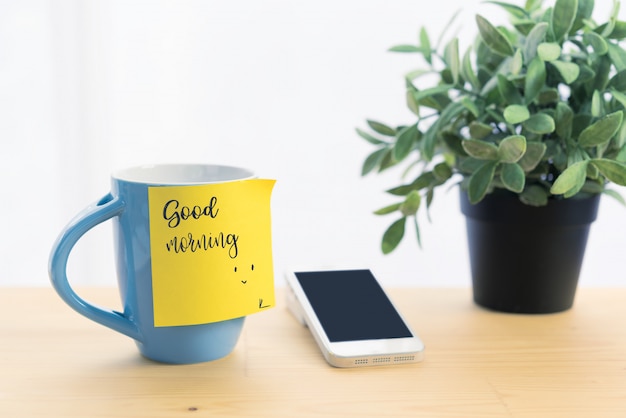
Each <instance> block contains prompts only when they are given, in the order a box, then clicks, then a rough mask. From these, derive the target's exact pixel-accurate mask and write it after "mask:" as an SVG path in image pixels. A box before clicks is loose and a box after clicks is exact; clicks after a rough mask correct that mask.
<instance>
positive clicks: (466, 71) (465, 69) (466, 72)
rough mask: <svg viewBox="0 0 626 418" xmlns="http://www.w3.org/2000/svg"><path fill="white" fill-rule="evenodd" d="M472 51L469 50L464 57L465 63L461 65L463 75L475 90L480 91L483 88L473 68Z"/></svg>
mask: <svg viewBox="0 0 626 418" xmlns="http://www.w3.org/2000/svg"><path fill="white" fill-rule="evenodd" d="M471 53H472V50H471V48H468V49H467V51H465V54H464V55H463V63H462V65H461V75H462V76H463V78H464V79H465V80H467V81H469V83H470V84H471V85H472V87H473V88H474V89H475V90H479V89H480V87H481V84H480V81H479V80H478V77H477V76H476V73H475V72H474V69H473V68H472V54H471Z"/></svg>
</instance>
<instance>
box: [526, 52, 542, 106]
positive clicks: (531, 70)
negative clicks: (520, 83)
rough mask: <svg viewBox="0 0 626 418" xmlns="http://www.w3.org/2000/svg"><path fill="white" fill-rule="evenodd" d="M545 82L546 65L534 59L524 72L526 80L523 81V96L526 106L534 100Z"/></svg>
mask: <svg viewBox="0 0 626 418" xmlns="http://www.w3.org/2000/svg"><path fill="white" fill-rule="evenodd" d="M545 82H546V65H545V64H544V62H543V61H542V60H541V59H540V58H538V57H536V58H534V59H533V60H532V61H531V62H530V64H529V65H528V70H527V71H526V80H525V81H524V85H525V89H524V96H525V98H526V104H530V103H532V102H533V100H535V98H536V97H537V95H538V94H539V92H540V91H541V89H542V88H543V86H544V84H545Z"/></svg>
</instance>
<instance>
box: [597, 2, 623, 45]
mask: <svg viewBox="0 0 626 418" xmlns="http://www.w3.org/2000/svg"><path fill="white" fill-rule="evenodd" d="M619 6H620V2H619V1H616V0H613V10H612V11H611V16H610V17H609V21H608V23H607V25H606V27H605V28H604V29H603V30H602V34H601V35H602V36H609V35H610V34H612V33H613V30H614V29H615V25H616V23H617V14H618V13H619Z"/></svg>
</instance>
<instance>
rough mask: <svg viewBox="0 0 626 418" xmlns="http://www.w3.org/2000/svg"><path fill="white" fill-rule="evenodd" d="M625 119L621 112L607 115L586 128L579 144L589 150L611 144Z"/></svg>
mask: <svg viewBox="0 0 626 418" xmlns="http://www.w3.org/2000/svg"><path fill="white" fill-rule="evenodd" d="M623 118H624V114H623V113H622V111H621V110H618V111H617V112H614V113H611V114H609V115H606V116H605V117H603V118H602V119H600V120H598V121H596V122H595V123H594V124H592V125H590V126H588V127H587V128H585V129H584V130H583V131H582V132H581V133H580V136H579V137H578V143H579V144H580V146H581V147H584V148H587V147H595V146H597V145H602V144H605V143H607V142H609V141H610V140H611V138H612V137H613V135H615V134H616V133H617V131H618V129H619V128H620V126H621V125H622V119H623Z"/></svg>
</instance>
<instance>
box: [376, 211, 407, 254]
mask: <svg viewBox="0 0 626 418" xmlns="http://www.w3.org/2000/svg"><path fill="white" fill-rule="evenodd" d="M405 224H406V218H405V217H402V218H400V219H398V220H397V221H395V222H394V223H392V224H391V226H390V227H389V228H388V229H387V230H386V231H385V233H384V234H383V242H382V245H381V250H382V252H383V254H389V253H391V252H392V251H393V250H395V249H396V247H397V246H398V244H400V241H402V237H404V228H405Z"/></svg>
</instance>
